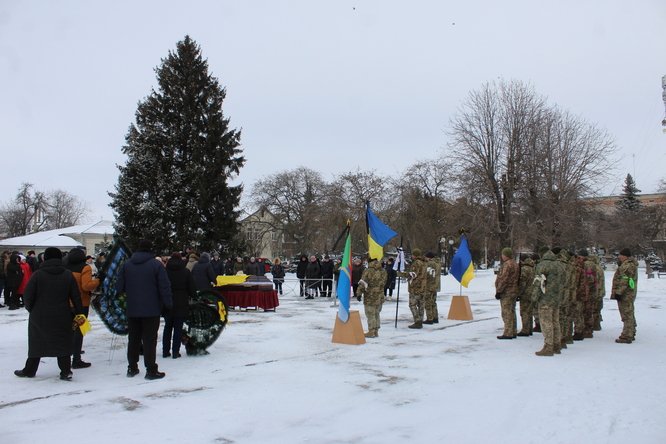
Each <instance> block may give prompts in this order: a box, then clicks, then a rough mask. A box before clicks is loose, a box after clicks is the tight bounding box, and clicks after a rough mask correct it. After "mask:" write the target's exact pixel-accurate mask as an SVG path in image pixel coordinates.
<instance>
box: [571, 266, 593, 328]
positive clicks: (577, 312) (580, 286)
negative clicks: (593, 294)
mask: <svg viewBox="0 0 666 444" xmlns="http://www.w3.org/2000/svg"><path fill="white" fill-rule="evenodd" d="M584 263H585V258H584V257H583V256H576V260H575V262H574V269H575V275H574V276H575V277H574V279H575V280H574V282H575V288H576V295H575V297H574V304H573V308H574V309H573V312H572V317H573V321H574V335H573V340H574V341H582V340H583V339H585V307H587V306H588V305H589V300H590V297H589V296H590V294H589V291H588V286H587V283H586V279H585V268H584V265H583V264H584Z"/></svg>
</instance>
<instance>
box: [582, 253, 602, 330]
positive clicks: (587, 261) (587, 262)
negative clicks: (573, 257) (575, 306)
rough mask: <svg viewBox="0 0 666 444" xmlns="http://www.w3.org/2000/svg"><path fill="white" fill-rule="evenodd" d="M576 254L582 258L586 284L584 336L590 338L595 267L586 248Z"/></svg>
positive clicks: (592, 326)
mask: <svg viewBox="0 0 666 444" xmlns="http://www.w3.org/2000/svg"><path fill="white" fill-rule="evenodd" d="M578 255H579V256H580V257H582V258H583V272H584V275H585V285H586V286H587V301H586V302H585V305H584V306H583V317H584V318H585V328H584V330H583V337H584V338H592V337H593V336H594V335H593V333H592V332H593V330H594V313H595V305H596V303H597V294H598V289H597V267H596V265H595V263H594V260H593V259H592V258H591V257H590V255H589V254H588V252H587V250H581V251H580V252H579V253H578Z"/></svg>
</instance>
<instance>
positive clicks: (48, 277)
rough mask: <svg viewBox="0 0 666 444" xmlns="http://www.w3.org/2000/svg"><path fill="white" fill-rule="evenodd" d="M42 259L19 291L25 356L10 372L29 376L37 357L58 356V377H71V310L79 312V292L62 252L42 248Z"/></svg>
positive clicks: (35, 370) (80, 311) (72, 336)
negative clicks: (24, 323)
mask: <svg viewBox="0 0 666 444" xmlns="http://www.w3.org/2000/svg"><path fill="white" fill-rule="evenodd" d="M44 259H45V261H44V263H43V264H42V265H41V266H40V267H39V270H37V271H36V272H35V273H34V274H33V275H32V276H31V278H30V281H28V285H27V286H26V288H25V293H23V298H24V301H25V308H26V310H28V312H30V316H29V318H28V359H26V361H25V367H23V369H21V370H16V371H15V372H14V374H15V375H16V376H18V377H21V378H32V377H33V376H35V374H36V373H37V368H38V367H39V360H40V358H42V357H45V356H54V357H57V358H58V367H60V379H62V380H65V381H69V380H71V379H72V370H71V361H70V356H71V354H72V341H73V340H74V330H73V329H72V321H73V320H74V315H75V314H81V313H82V307H81V296H80V295H79V288H78V285H77V284H76V280H75V279H74V276H72V273H71V272H70V271H69V270H66V269H65V267H64V266H63V265H62V252H61V251H60V250H59V249H57V248H53V247H49V248H47V249H46V251H45V253H44Z"/></svg>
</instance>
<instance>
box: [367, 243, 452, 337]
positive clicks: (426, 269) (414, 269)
mask: <svg viewBox="0 0 666 444" xmlns="http://www.w3.org/2000/svg"><path fill="white" fill-rule="evenodd" d="M441 273H442V265H441V262H440V260H439V258H437V257H436V256H435V255H434V254H433V253H430V252H428V253H426V255H425V256H423V255H422V251H421V250H420V249H418V248H415V249H413V250H412V263H411V265H410V267H409V271H408V272H398V276H400V277H405V278H407V283H408V291H409V309H410V311H411V312H412V316H413V318H414V323H413V324H411V325H410V326H409V328H423V324H438V323H439V312H438V311H437V302H436V297H437V293H438V292H439V291H440V290H441ZM385 283H386V270H384V269H382V266H381V264H380V262H379V261H377V260H374V259H371V260H370V261H369V263H368V268H366V269H365V270H364V271H363V274H362V276H361V280H360V281H359V287H358V288H359V300H361V298H362V300H363V307H364V309H365V316H366V317H367V319H368V332H367V333H365V337H366V338H376V337H378V336H379V328H380V323H379V313H380V312H381V311H382V304H383V303H384V300H385V299H384V293H383V291H384V285H385ZM424 315H425V320H424Z"/></svg>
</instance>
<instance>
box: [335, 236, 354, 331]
mask: <svg viewBox="0 0 666 444" xmlns="http://www.w3.org/2000/svg"><path fill="white" fill-rule="evenodd" d="M349 231H350V230H349V225H347V240H346V241H345V251H344V253H342V263H340V276H339V277H338V288H337V290H336V291H337V294H338V301H339V302H340V306H339V308H338V318H340V320H341V321H342V322H347V321H348V320H349V298H350V295H351V234H350V232H349Z"/></svg>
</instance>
